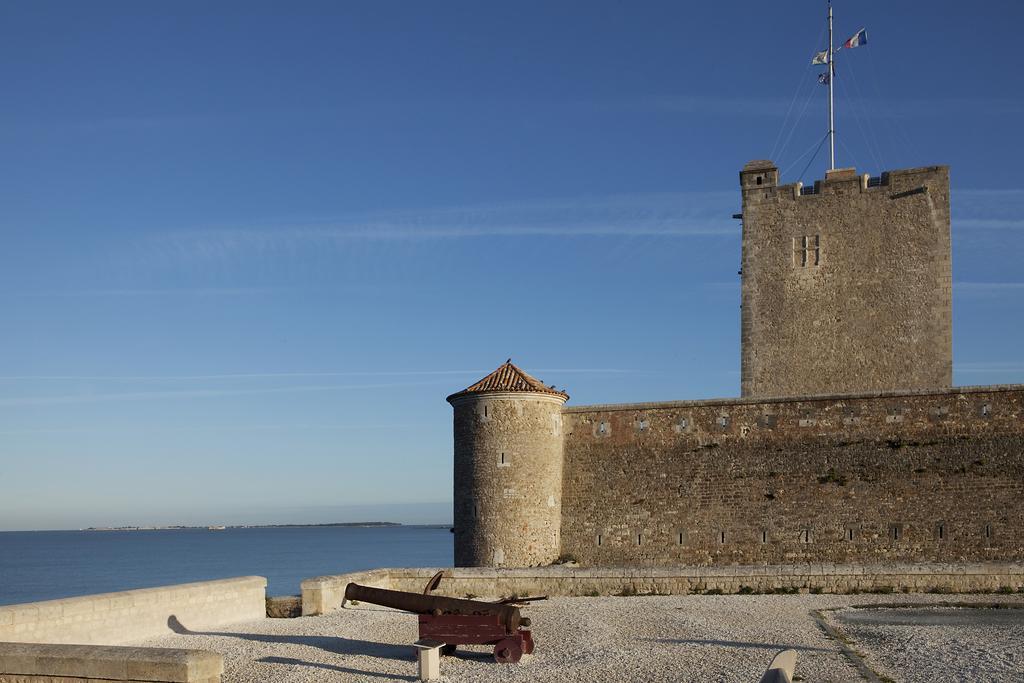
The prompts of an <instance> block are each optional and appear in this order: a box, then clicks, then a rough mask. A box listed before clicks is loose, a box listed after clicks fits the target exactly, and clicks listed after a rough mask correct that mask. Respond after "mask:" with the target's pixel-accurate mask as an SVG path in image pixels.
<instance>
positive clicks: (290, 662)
mask: <svg viewBox="0 0 1024 683" xmlns="http://www.w3.org/2000/svg"><path fill="white" fill-rule="evenodd" d="M256 661H257V662H261V663H263V664H283V665H285V666H308V667H310V668H313V669H325V670H327V671H338V672H340V673H345V674H355V675H357V676H369V677H371V678H390V679H392V680H395V681H415V680H416V679H417V676H399V675H398V674H385V673H380V672H377V671H363V670H362V669H352V668H350V667H347V666H337V665H335V664H321V663H319V662H305V661H303V660H301V659H293V658H291V657H264V658H263V659H257V660H256Z"/></svg>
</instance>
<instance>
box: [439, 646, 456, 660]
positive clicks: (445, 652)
mask: <svg viewBox="0 0 1024 683" xmlns="http://www.w3.org/2000/svg"><path fill="white" fill-rule="evenodd" d="M453 654H455V646H454V645H452V644H450V643H449V644H445V645H442V646H441V656H442V657H447V656H449V655H453Z"/></svg>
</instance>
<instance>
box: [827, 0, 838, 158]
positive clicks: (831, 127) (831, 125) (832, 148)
mask: <svg viewBox="0 0 1024 683" xmlns="http://www.w3.org/2000/svg"><path fill="white" fill-rule="evenodd" d="M834 55H835V50H834V49H832V0H829V3H828V147H829V170H833V171H834V170H835V168H836V122H835V115H834V112H833V107H834V100H833V99H832V81H834V80H835V79H836V67H835V64H833V62H832V58H833V56H834Z"/></svg>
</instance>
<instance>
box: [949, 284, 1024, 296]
mask: <svg viewBox="0 0 1024 683" xmlns="http://www.w3.org/2000/svg"><path fill="white" fill-rule="evenodd" d="M953 291H954V292H961V293H964V292H966V293H969V294H990V293H991V294H998V293H1005V292H1024V282H954V283H953Z"/></svg>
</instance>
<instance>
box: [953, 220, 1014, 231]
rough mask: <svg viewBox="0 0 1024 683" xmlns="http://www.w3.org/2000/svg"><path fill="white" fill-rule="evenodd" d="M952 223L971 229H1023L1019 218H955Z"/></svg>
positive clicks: (958, 226)
mask: <svg viewBox="0 0 1024 683" xmlns="http://www.w3.org/2000/svg"><path fill="white" fill-rule="evenodd" d="M953 223H954V224H955V225H956V227H957V228H968V229H972V230H1024V219H1021V218H956V219H954V220H953Z"/></svg>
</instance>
